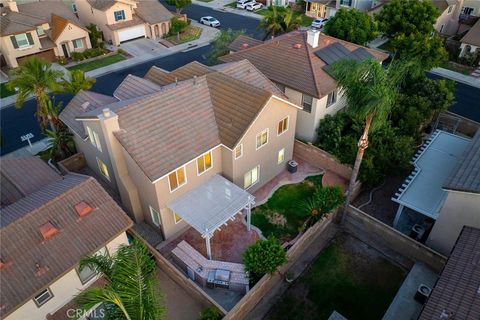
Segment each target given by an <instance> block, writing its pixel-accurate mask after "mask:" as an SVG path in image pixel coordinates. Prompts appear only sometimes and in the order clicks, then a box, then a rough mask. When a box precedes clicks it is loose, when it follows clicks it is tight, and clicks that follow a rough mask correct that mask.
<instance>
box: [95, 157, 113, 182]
mask: <svg viewBox="0 0 480 320" xmlns="http://www.w3.org/2000/svg"><path fill="white" fill-rule="evenodd" d="M97 165H98V170H100V172H101V173H102V175H103V176H104V177H105V178H107V180H108V181H110V173H108V167H107V165H106V164H105V163H104V162H103V161H102V160H100V159H98V158H97Z"/></svg>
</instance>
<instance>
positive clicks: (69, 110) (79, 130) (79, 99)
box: [59, 91, 118, 139]
mask: <svg viewBox="0 0 480 320" xmlns="http://www.w3.org/2000/svg"><path fill="white" fill-rule="evenodd" d="M116 101H118V100H117V99H115V98H114V97H110V96H106V95H103V94H100V93H96V92H92V91H81V92H79V93H78V94H77V95H76V96H75V97H73V99H72V100H70V102H69V103H68V105H67V106H66V107H65V109H63V111H62V112H61V113H60V116H59V117H60V120H62V121H63V122H64V123H65V124H66V125H67V126H68V127H69V128H70V129H71V130H72V131H74V132H75V133H76V134H78V135H79V136H80V137H81V138H82V139H85V138H86V137H87V133H86V132H85V129H84V127H83V123H81V122H79V121H77V120H75V118H76V117H77V116H78V115H80V114H82V113H84V112H88V111H91V110H95V109H98V108H103V106H105V105H108V104H110V103H113V102H116Z"/></svg>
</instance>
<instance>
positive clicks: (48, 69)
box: [8, 56, 63, 127]
mask: <svg viewBox="0 0 480 320" xmlns="http://www.w3.org/2000/svg"><path fill="white" fill-rule="evenodd" d="M62 76H63V72H62V71H59V70H54V69H52V65H51V63H50V62H47V61H44V60H40V59H38V58H37V57H35V56H33V57H32V58H30V59H28V60H27V61H25V63H23V64H21V65H20V66H19V67H18V68H16V69H14V70H13V71H12V72H11V78H12V80H10V81H9V84H8V86H9V89H11V90H13V89H14V88H18V94H17V100H16V102H15V105H16V107H17V108H20V107H21V106H22V105H23V103H24V102H25V100H26V99H27V98H28V96H29V95H31V94H32V95H34V96H35V98H36V100H37V118H38V119H39V121H40V124H41V126H43V127H45V126H46V124H47V122H48V118H47V113H46V111H45V108H46V103H47V100H48V92H58V91H60V89H61V84H60V83H59V82H58V79H59V78H61V77H62Z"/></svg>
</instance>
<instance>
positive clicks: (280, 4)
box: [260, 0, 292, 7]
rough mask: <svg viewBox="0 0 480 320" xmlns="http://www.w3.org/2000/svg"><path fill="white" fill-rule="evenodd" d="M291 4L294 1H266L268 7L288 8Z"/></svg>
mask: <svg viewBox="0 0 480 320" xmlns="http://www.w3.org/2000/svg"><path fill="white" fill-rule="evenodd" d="M260 2H261V1H260ZM290 2H292V1H290V0H266V5H267V7H269V6H277V7H286V6H288V5H289V3H290Z"/></svg>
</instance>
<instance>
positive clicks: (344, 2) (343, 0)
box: [340, 0, 352, 7]
mask: <svg viewBox="0 0 480 320" xmlns="http://www.w3.org/2000/svg"><path fill="white" fill-rule="evenodd" d="M340 5H341V6H349V7H350V6H351V5H352V0H340Z"/></svg>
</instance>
